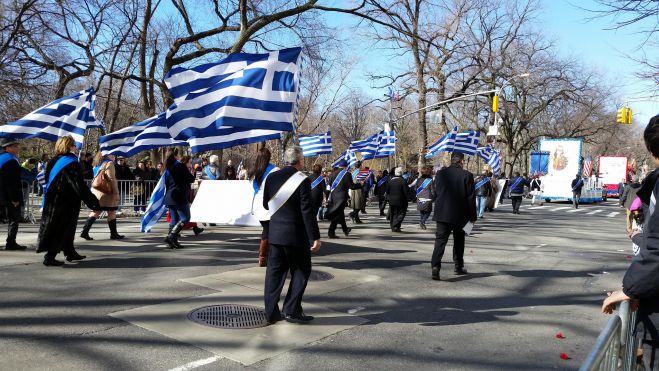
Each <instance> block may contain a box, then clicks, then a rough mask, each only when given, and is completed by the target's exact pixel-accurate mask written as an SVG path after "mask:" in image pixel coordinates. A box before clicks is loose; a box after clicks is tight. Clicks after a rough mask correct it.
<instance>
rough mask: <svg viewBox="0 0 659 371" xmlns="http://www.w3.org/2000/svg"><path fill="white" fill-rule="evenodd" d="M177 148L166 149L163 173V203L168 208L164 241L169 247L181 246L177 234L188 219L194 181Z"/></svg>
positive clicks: (176, 247)
mask: <svg viewBox="0 0 659 371" xmlns="http://www.w3.org/2000/svg"><path fill="white" fill-rule="evenodd" d="M180 159H181V157H180V156H179V154H178V149H176V148H173V149H170V150H169V151H167V159H166V160H165V166H164V168H163V169H164V170H163V175H164V177H165V188H166V191H165V205H167V208H168V209H169V216H170V222H169V233H168V234H167V238H165V242H166V243H167V246H169V248H170V249H180V248H183V246H181V244H180V243H179V242H178V237H179V234H180V233H181V230H182V229H183V226H185V223H187V222H189V221H190V202H189V198H188V197H189V196H190V191H191V187H190V185H191V184H192V182H194V181H195V177H194V175H192V173H191V172H190V171H189V170H188V168H187V166H186V165H184V164H182V163H181V162H180V161H179V160H180Z"/></svg>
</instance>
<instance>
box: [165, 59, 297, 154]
mask: <svg viewBox="0 0 659 371" xmlns="http://www.w3.org/2000/svg"><path fill="white" fill-rule="evenodd" d="M301 52H302V49H301V48H291V49H283V50H279V51H274V52H270V53H267V54H248V53H235V54H230V55H229V56H227V58H225V59H223V60H222V61H220V62H218V63H209V64H204V65H201V66H197V67H193V68H189V69H188V68H180V67H178V68H174V69H172V70H171V71H170V72H169V73H168V74H167V76H166V77H165V83H166V85H167V87H168V89H169V90H170V92H171V93H172V95H173V97H174V104H172V105H171V106H170V107H169V108H168V110H167V127H168V128H169V132H170V134H171V136H172V138H174V139H176V140H186V141H188V143H189V144H190V146H191V147H192V151H193V152H199V151H205V150H211V149H222V148H227V147H230V146H234V145H239V144H247V143H254V142H259V141H263V140H267V139H275V138H274V136H275V135H279V134H280V133H279V132H281V131H292V130H293V123H294V121H295V114H296V112H297V103H298V100H297V99H298V91H299V71H300V69H299V63H300V60H301ZM250 130H254V131H250Z"/></svg>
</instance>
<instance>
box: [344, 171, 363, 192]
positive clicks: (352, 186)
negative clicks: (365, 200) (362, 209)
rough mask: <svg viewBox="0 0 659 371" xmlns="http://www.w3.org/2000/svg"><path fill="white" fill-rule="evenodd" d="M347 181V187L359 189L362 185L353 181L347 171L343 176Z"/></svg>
mask: <svg viewBox="0 0 659 371" xmlns="http://www.w3.org/2000/svg"><path fill="white" fill-rule="evenodd" d="M343 178H344V179H346V181H347V182H348V189H360V188H362V187H363V183H355V182H353V181H352V174H351V173H350V172H348V173H347V174H346V175H345V176H344V177H343Z"/></svg>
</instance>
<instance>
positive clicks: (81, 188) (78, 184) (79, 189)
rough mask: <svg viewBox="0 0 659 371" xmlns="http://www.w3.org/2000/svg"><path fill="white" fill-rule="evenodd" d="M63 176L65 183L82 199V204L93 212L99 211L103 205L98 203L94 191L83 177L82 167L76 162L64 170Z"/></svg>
mask: <svg viewBox="0 0 659 371" xmlns="http://www.w3.org/2000/svg"><path fill="white" fill-rule="evenodd" d="M61 174H62V176H63V177H65V178H64V181H66V182H68V183H69V185H70V186H71V188H73V190H74V192H75V193H76V194H77V195H78V197H80V199H81V200H82V202H84V203H85V205H87V207H89V208H90V209H92V210H99V209H100V208H101V205H100V204H99V202H98V198H96V196H94V194H93V193H92V191H90V190H89V187H88V186H87V183H85V180H84V179H83V177H82V167H81V166H80V164H79V163H77V162H74V163H72V164H69V165H68V166H66V167H65V168H64V169H62V171H61Z"/></svg>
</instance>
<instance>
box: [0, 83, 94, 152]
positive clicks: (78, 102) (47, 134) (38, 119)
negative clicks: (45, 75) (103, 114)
mask: <svg viewBox="0 0 659 371" xmlns="http://www.w3.org/2000/svg"><path fill="white" fill-rule="evenodd" d="M95 99H96V98H95V94H94V88H89V89H87V90H83V91H80V92H77V93H75V94H71V95H68V96H66V97H63V98H60V99H57V100H56V101H53V102H51V103H48V104H47V105H45V106H43V107H41V108H39V109H37V110H35V111H32V112H31V113H29V114H27V115H26V116H25V117H23V118H22V119H20V120H17V121H13V122H10V123H8V124H6V125H2V126H0V138H15V139H26V138H41V139H45V140H49V141H51V142H55V141H57V139H59V138H61V137H63V136H66V135H71V136H72V137H73V140H74V141H75V143H76V145H77V146H78V148H79V147H81V146H82V142H83V140H84V138H85V130H87V129H88V128H90V127H98V125H99V123H98V122H97V121H96V115H95V114H94V105H95ZM101 125H102V124H101Z"/></svg>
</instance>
